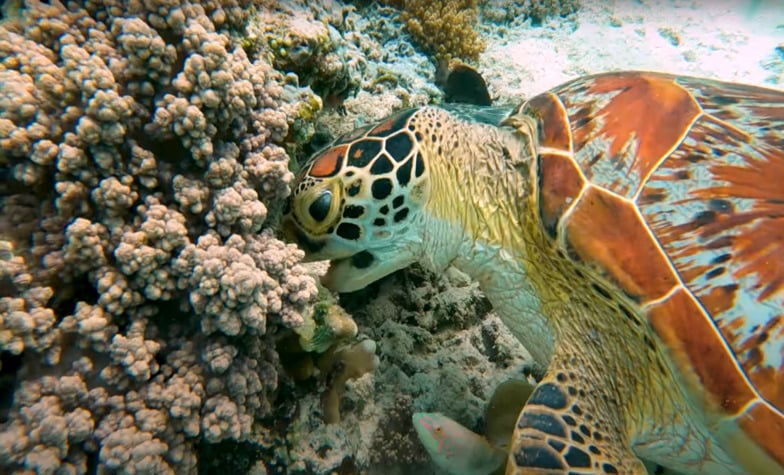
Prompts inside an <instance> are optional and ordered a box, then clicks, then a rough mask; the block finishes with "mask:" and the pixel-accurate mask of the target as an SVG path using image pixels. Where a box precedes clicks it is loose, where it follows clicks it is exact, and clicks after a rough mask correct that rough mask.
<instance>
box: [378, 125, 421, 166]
mask: <svg viewBox="0 0 784 475" xmlns="http://www.w3.org/2000/svg"><path fill="white" fill-rule="evenodd" d="M413 146H414V142H413V141H412V140H411V136H410V135H409V134H408V132H406V131H402V132H399V133H397V134H395V135H393V136H391V137H389V138H388V139H387V140H386V142H385V143H384V148H385V149H386V151H387V153H388V154H389V155H391V156H392V158H393V159H394V160H395V161H396V162H398V163H400V162H402V161H403V160H405V159H406V157H408V156H409V155H410V154H411V150H412V149H413Z"/></svg>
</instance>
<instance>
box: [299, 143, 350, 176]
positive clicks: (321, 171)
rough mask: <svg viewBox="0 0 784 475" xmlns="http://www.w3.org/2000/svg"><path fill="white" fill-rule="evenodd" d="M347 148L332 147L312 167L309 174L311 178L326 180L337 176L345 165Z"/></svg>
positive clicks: (341, 146) (340, 146)
mask: <svg viewBox="0 0 784 475" xmlns="http://www.w3.org/2000/svg"><path fill="white" fill-rule="evenodd" d="M347 148H348V146H347V145H339V146H337V147H332V148H331V149H329V150H327V151H326V152H324V153H323V154H322V155H321V156H319V157H318V158H316V159H315V160H314V161H313V164H312V165H311V166H310V171H309V172H308V173H309V174H310V176H313V177H316V178H325V177H328V176H333V175H334V174H336V173H337V172H338V170H340V168H341V167H342V165H343V159H344V157H345V156H346V150H347Z"/></svg>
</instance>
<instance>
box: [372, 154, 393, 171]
mask: <svg viewBox="0 0 784 475" xmlns="http://www.w3.org/2000/svg"><path fill="white" fill-rule="evenodd" d="M393 168H394V165H392V160H391V159H390V158H389V155H387V154H386V153H382V154H381V155H379V156H378V158H377V159H376V160H375V161H374V162H373V165H371V166H370V173H371V174H373V175H383V174H384V173H389V172H391V171H392V169H393Z"/></svg>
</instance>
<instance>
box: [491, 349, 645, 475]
mask: <svg viewBox="0 0 784 475" xmlns="http://www.w3.org/2000/svg"><path fill="white" fill-rule="evenodd" d="M583 378H585V375H581V380H579V381H578V379H577V374H576V372H575V371H574V370H571V369H569V368H567V366H566V365H563V364H560V365H559V364H558V363H557V357H556V358H554V362H553V365H551V368H550V371H549V372H548V373H547V375H545V377H544V379H543V380H542V382H541V383H540V384H539V385H538V386H537V387H536V389H535V390H534V392H533V394H531V397H530V398H529V399H528V402H527V403H526V405H525V407H524V408H523V410H522V412H521V413H520V416H519V418H518V420H517V424H516V425H515V429H514V433H513V435H512V440H511V442H510V450H509V460H508V463H507V467H506V474H507V475H523V474H526V475H528V474H548V475H554V474H567V473H568V474H586V475H587V474H595V473H606V474H613V473H614V474H629V475H646V474H647V473H648V472H647V470H646V468H645V465H644V464H643V462H642V461H641V460H640V459H639V458H637V456H636V455H634V453H632V451H631V449H630V446H629V444H628V441H625V440H624V438H623V437H622V435H621V434H624V433H625V431H624V430H623V427H622V425H623V424H622V423H621V422H620V421H621V420H622V417H621V415H620V414H619V411H620V408H619V407H618V406H617V405H615V404H614V403H613V402H612V401H608V400H607V398H601V399H600V398H599V393H598V392H597V391H595V390H591V391H588V390H587V389H588V388H594V387H596V386H597V385H596V384H595V383H596V382H593V381H583V380H582V379H583ZM600 387H601V386H600Z"/></svg>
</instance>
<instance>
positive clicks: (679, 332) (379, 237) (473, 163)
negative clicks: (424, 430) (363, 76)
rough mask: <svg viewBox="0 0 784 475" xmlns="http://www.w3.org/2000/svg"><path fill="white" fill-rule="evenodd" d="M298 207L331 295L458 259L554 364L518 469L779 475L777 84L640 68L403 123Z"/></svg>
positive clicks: (317, 175)
mask: <svg viewBox="0 0 784 475" xmlns="http://www.w3.org/2000/svg"><path fill="white" fill-rule="evenodd" d="M289 206H290V208H289V210H288V211H287V212H286V214H285V216H284V220H283V228H284V231H285V233H286V234H287V235H289V236H291V237H292V238H293V239H295V240H296V241H297V242H298V243H299V244H300V245H301V246H302V248H303V249H304V250H305V251H306V254H307V257H308V258H309V259H311V260H316V259H329V260H331V264H330V268H329V270H328V272H327V273H326V275H325V276H324V283H325V285H327V286H328V287H330V288H331V289H333V290H335V291H338V292H347V291H353V290H356V289H359V288H362V287H364V286H366V285H367V284H369V283H371V282H373V281H375V280H378V279H379V278H381V277H383V276H385V275H388V274H390V273H391V272H393V271H395V270H398V269H401V268H403V267H406V266H408V265H409V264H411V263H414V262H419V263H421V264H422V265H423V266H425V267H427V268H430V269H433V270H435V271H443V270H444V269H445V268H446V267H447V266H450V265H454V266H456V267H457V268H459V269H461V270H463V271H464V272H466V273H468V274H469V275H471V276H472V277H473V278H475V279H476V280H477V281H478V282H479V284H480V286H481V288H482V290H483V291H484V292H485V294H486V295H487V297H488V299H489V300H490V302H491V303H492V304H493V306H494V309H495V311H496V312H497V314H498V315H499V316H500V318H501V319H502V320H503V321H504V323H505V324H506V325H507V326H508V327H509V328H510V330H511V331H512V332H513V333H514V334H515V336H516V337H517V338H519V339H520V340H521V342H522V343H523V344H524V345H525V347H526V348H527V349H528V350H529V351H530V353H531V354H532V355H533V357H534V358H535V359H536V360H537V361H538V362H540V363H542V364H545V365H547V367H548V369H547V372H546V374H545V376H544V378H543V379H542V381H541V382H540V383H539V384H538V386H537V388H536V390H535V391H534V393H533V394H532V395H531V398H530V399H529V401H528V403H527V404H526V405H525V407H524V408H523V410H522V411H521V413H520V415H519V418H518V421H517V425H516V427H515V431H514V434H513V436H512V440H511V443H510V451H509V457H508V459H507V467H506V473H507V474H524V473H532V474H542V473H548V474H551V473H555V474H566V473H571V474H587V473H626V474H635V475H641V474H644V473H645V468H644V466H643V463H642V462H641V460H640V458H645V459H648V460H651V461H655V462H658V463H660V464H662V465H664V466H667V467H671V468H673V469H675V470H677V471H680V472H683V473H705V474H712V475H722V474H742V473H751V474H765V475H773V474H784V415H783V411H784V363H783V362H782V360H784V92H782V91H777V90H772V89H766V88H761V87H754V86H747V85H739V84H733V83H727V82H720V81H714V80H708V79H700V78H693V77H684V76H675V75H668V74H662V73H654V72H641V71H637V72H634V71H627V72H612V73H604V74H599V75H592V76H585V77H581V78H577V79H574V80H572V81H570V82H567V83H565V84H563V85H561V86H558V87H556V88H554V89H552V90H550V91H548V92H545V93H542V94H540V95H537V96H535V97H533V98H531V99H529V100H527V101H524V102H523V103H522V104H520V105H519V106H517V107H516V108H515V109H514V110H513V111H512V113H511V114H509V115H508V117H506V118H504V119H503V120H502V121H500V123H498V124H496V125H492V124H483V123H477V122H471V121H466V120H463V119H460V118H458V117H456V116H454V115H451V114H450V113H448V112H447V111H445V110H442V109H439V108H437V107H430V106H428V107H423V108H418V109H412V110H406V111H402V112H399V113H397V114H395V115H393V116H392V117H390V118H388V119H387V120H385V121H384V122H382V123H380V124H379V125H375V126H370V127H364V128H361V129H358V130H356V131H354V132H353V133H351V134H348V135H347V136H345V137H342V138H340V139H338V140H337V141H336V142H335V143H334V144H333V145H332V146H330V147H329V148H327V149H326V150H324V151H322V152H320V153H318V154H316V155H315V157H314V158H313V159H312V160H311V161H310V162H309V163H308V164H307V165H306V166H305V167H304V169H303V170H302V172H301V173H300V174H299V175H298V180H297V183H296V185H295V188H294V191H293V193H292V198H291V202H290V203H289Z"/></svg>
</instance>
